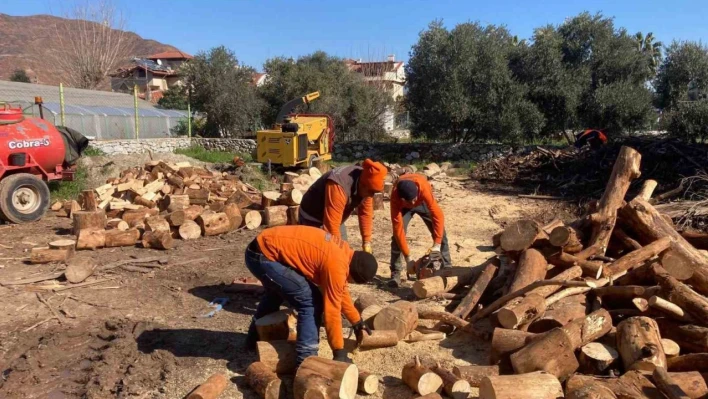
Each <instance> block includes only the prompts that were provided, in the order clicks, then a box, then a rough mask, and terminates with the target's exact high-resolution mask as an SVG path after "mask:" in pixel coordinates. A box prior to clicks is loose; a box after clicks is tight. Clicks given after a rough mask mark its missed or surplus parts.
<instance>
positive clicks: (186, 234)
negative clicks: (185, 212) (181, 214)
mask: <svg viewBox="0 0 708 399" xmlns="http://www.w3.org/2000/svg"><path fill="white" fill-rule="evenodd" d="M178 232H179V237H180V238H181V239H183V240H196V239H197V238H199V237H201V236H202V228H201V227H199V225H198V224H197V222H193V221H191V220H186V221H185V222H184V223H182V225H181V226H179V231H178Z"/></svg>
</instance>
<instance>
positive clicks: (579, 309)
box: [528, 295, 587, 334]
mask: <svg viewBox="0 0 708 399" xmlns="http://www.w3.org/2000/svg"><path fill="white" fill-rule="evenodd" d="M586 309H587V304H586V301H585V295H574V296H570V297H568V298H564V299H562V300H560V301H558V302H556V303H554V304H553V305H551V306H549V307H548V309H546V310H545V312H543V315H542V316H541V317H539V318H537V319H536V320H534V321H533V322H532V323H531V324H530V325H529V326H528V331H529V332H532V333H537V334H538V333H543V332H546V331H550V330H552V329H554V328H556V327H563V326H564V325H566V324H568V323H570V322H571V321H573V320H575V319H578V318H583V317H585V314H586V312H585V310H586Z"/></svg>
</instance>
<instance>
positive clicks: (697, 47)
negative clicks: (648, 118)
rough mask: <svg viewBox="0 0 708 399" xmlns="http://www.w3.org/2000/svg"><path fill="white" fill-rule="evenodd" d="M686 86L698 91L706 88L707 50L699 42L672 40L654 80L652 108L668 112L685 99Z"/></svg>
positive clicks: (686, 95)
mask: <svg viewBox="0 0 708 399" xmlns="http://www.w3.org/2000/svg"><path fill="white" fill-rule="evenodd" d="M689 85H691V86H692V88H693V89H695V90H696V91H698V92H701V91H702V92H704V93H705V91H706V89H708V47H706V46H705V45H703V44H702V43H700V42H690V41H688V42H677V41H674V42H673V43H671V45H670V46H669V47H668V48H667V49H666V57H665V58H664V61H663V62H662V63H661V65H660V66H659V71H658V73H657V76H656V79H655V80H654V88H655V90H656V105H657V106H658V107H659V108H666V109H671V108H673V107H676V106H677V105H678V104H679V102H680V101H686V100H688V99H689V98H688V91H689Z"/></svg>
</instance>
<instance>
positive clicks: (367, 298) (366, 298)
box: [354, 293, 381, 313]
mask: <svg viewBox="0 0 708 399" xmlns="http://www.w3.org/2000/svg"><path fill="white" fill-rule="evenodd" d="M380 304H381V302H380V301H379V299H378V298H377V297H376V296H374V295H372V294H366V293H364V294H361V295H359V297H358V298H356V301H354V307H355V308H356V310H358V311H359V313H361V312H363V311H364V309H366V308H368V307H369V306H372V305H380Z"/></svg>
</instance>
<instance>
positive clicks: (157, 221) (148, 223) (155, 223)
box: [145, 216, 170, 231]
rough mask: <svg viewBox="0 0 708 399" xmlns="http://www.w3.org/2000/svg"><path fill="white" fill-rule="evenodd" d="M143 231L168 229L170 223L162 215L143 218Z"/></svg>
mask: <svg viewBox="0 0 708 399" xmlns="http://www.w3.org/2000/svg"><path fill="white" fill-rule="evenodd" d="M145 231H170V223H169V222H168V221H167V220H166V219H165V218H163V217H162V216H151V217H149V218H147V219H145Z"/></svg>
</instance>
